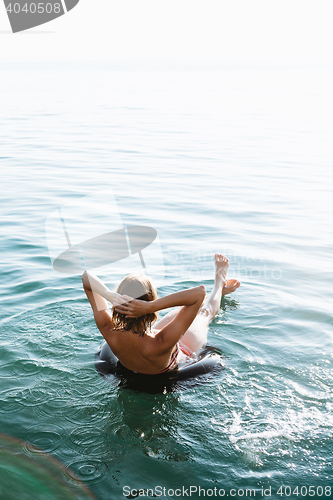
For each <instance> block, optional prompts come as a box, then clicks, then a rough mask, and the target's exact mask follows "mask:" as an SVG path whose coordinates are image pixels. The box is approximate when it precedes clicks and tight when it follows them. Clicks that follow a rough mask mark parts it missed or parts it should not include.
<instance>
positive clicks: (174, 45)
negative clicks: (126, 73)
mask: <svg viewBox="0 0 333 500" xmlns="http://www.w3.org/2000/svg"><path fill="white" fill-rule="evenodd" d="M332 14H333V2H332V0H328V1H327V0H323V1H321V0H319V1H318V2H315V1H314V0H313V1H311V2H310V1H307V0H274V1H273V0H272V1H270V0H227V1H225V0H200V1H198V0H168V1H162V0H117V1H114V0H80V2H79V4H78V5H77V6H76V7H75V8H74V9H73V10H72V11H70V12H69V13H68V14H66V15H64V16H62V17H60V18H58V19H56V20H54V21H51V22H50V23H48V24H45V25H43V26H40V27H37V28H35V29H32V30H28V31H26V32H21V33H16V34H11V32H10V25H9V21H8V18H7V14H6V11H5V7H4V4H3V2H2V1H1V5H0V31H1V34H0V37H1V44H0V47H1V49H0V50H1V53H0V57H1V58H15V59H17V58H18V59H22V58H23V59H29V58H34V59H65V58H66V59H67V58H75V59H86V58H87V59H97V58H102V59H105V58H107V59H222V60H234V59H236V60H287V61H295V60H298V61H304V60H310V61H332V59H333V58H332V47H333V30H332V18H333V16H332Z"/></svg>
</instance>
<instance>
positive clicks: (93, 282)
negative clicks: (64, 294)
mask: <svg viewBox="0 0 333 500" xmlns="http://www.w3.org/2000/svg"><path fill="white" fill-rule="evenodd" d="M82 283H83V288H84V291H85V292H86V295H87V297H88V300H89V302H90V305H91V307H92V310H93V313H94V319H95V323H96V325H97V327H98V329H99V331H100V332H101V334H102V335H103V337H105V335H107V334H108V332H109V331H110V329H112V328H113V326H114V325H113V322H112V316H111V311H110V309H109V305H108V303H107V301H106V300H108V301H109V302H111V303H112V304H114V305H116V304H122V303H123V302H125V300H124V299H123V298H122V296H121V295H119V293H116V292H111V291H110V290H109V289H108V288H107V287H106V286H105V285H104V283H103V282H102V281H101V280H100V279H99V278H98V277H97V276H96V275H95V274H93V273H91V272H90V271H85V272H84V273H83V274H82ZM128 298H130V297H128ZM105 299H106V300H105Z"/></svg>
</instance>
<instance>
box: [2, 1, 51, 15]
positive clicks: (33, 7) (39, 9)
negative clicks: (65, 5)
mask: <svg viewBox="0 0 333 500" xmlns="http://www.w3.org/2000/svg"><path fill="white" fill-rule="evenodd" d="M6 10H7V12H9V13H10V14H12V13H14V14H19V13H20V12H25V13H26V14H37V13H38V14H44V13H45V12H46V13H47V14H52V13H54V14H60V13H61V4H60V3H54V4H52V3H43V2H40V3H25V4H24V5H22V6H21V5H20V4H19V3H10V4H8V6H7V9H6Z"/></svg>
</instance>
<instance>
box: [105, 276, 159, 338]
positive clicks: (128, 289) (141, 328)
mask: <svg viewBox="0 0 333 500" xmlns="http://www.w3.org/2000/svg"><path fill="white" fill-rule="evenodd" d="M117 293H120V294H121V295H129V296H130V297H133V298H134V299H138V300H146V301H147V302H149V301H151V300H155V299H157V293H156V290H155V288H154V287H153V285H152V283H151V281H150V279H149V277H148V276H146V275H145V274H141V275H138V274H129V275H128V276H126V278H124V279H123V281H122V282H121V283H120V284H119V285H118V288H117ZM156 320H157V314H156V313H149V314H145V315H144V316H140V317H139V318H126V317H125V314H120V313H118V312H117V311H115V310H114V307H113V308H112V321H113V324H114V326H115V329H116V330H132V332H133V333H136V334H138V335H140V336H141V337H143V336H144V334H145V332H147V331H149V330H150V329H151V326H152V324H153V323H154V322H155V321H156Z"/></svg>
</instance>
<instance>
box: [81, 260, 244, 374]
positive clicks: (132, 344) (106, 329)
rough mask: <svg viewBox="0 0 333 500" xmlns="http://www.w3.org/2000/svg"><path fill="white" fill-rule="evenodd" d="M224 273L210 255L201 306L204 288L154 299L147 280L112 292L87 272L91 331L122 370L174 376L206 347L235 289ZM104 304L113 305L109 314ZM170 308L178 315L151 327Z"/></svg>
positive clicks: (127, 282) (128, 281)
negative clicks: (211, 266)
mask: <svg viewBox="0 0 333 500" xmlns="http://www.w3.org/2000/svg"><path fill="white" fill-rule="evenodd" d="M228 267H229V262H228V259H227V258H226V257H224V256H223V255H221V254H215V283H214V288H213V290H212V292H211V293H210V295H209V296H208V297H207V298H206V300H204V299H205V295H206V293H205V287H204V285H200V286H197V287H195V288H190V289H188V290H183V291H181V292H176V293H172V294H170V295H167V296H166V297H162V298H157V294H156V291H155V289H154V288H153V286H152V285H151V283H150V281H149V278H148V277H147V276H136V275H129V276H127V277H126V278H125V279H124V280H123V281H122V282H121V283H120V285H119V286H118V289H117V292H111V291H110V290H109V289H108V288H107V287H106V286H105V285H104V284H103V283H102V282H101V280H100V279H99V278H97V276H95V275H94V274H92V273H91V272H88V271H85V272H84V273H83V275H82V282H83V287H84V290H85V292H86V294H87V297H88V299H89V302H90V304H91V307H92V309H93V312H94V318H95V322H96V325H97V327H98V329H99V330H100V332H101V334H102V335H103V337H104V338H105V340H106V342H107V343H108V344H109V346H110V348H111V350H112V351H113V353H114V354H115V355H116V356H117V358H118V359H119V361H120V362H121V364H122V365H123V366H125V367H126V368H128V369H129V370H132V371H135V372H139V373H144V374H149V375H153V374H159V373H164V372H167V371H170V370H173V369H174V368H176V367H177V365H178V363H181V362H182V361H184V360H186V359H187V357H193V354H194V353H195V352H196V351H198V350H199V349H201V348H202V347H203V346H204V345H205V344H206V341H207V333H208V326H209V323H210V321H211V320H212V319H213V318H214V317H215V316H216V314H217V313H218V311H219V308H220V303H221V296H222V295H226V294H227V293H231V292H233V291H234V290H236V288H238V287H239V286H240V282H239V281H237V280H235V279H232V280H228V281H227V282H226V275H227V270H228ZM133 296H134V297H138V298H136V299H134V298H132V297H133ZM105 299H106V300H108V301H109V302H111V304H113V311H112V313H111V311H110V309H109V307H108V304H107V302H106V300H105ZM170 307H178V309H176V310H173V311H170V312H169V313H168V314H166V315H165V316H164V317H163V318H162V319H161V320H159V321H157V322H156V320H157V314H156V313H157V312H158V311H161V310H162V309H168V308H170ZM153 325H154V327H153Z"/></svg>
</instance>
